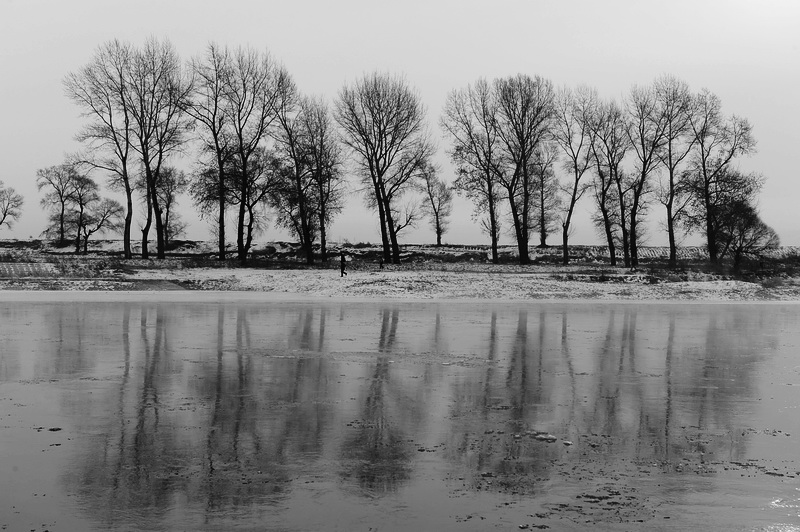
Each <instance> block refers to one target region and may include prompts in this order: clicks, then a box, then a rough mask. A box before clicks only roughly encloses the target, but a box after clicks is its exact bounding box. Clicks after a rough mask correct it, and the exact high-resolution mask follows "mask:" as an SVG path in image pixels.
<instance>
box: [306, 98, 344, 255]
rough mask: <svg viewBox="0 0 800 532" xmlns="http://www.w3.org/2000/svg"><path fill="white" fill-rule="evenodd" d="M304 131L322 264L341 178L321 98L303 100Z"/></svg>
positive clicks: (336, 149) (339, 204) (336, 211)
mask: <svg viewBox="0 0 800 532" xmlns="http://www.w3.org/2000/svg"><path fill="white" fill-rule="evenodd" d="M301 116H302V120H303V129H304V130H305V139H306V148H305V151H306V157H307V158H308V164H309V165H310V168H311V180H312V182H313V188H314V194H313V195H314V196H315V199H316V202H317V203H316V206H315V207H316V215H317V218H318V221H317V224H316V225H317V228H318V230H319V239H320V256H321V258H322V261H323V262H325V261H327V260H328V256H327V227H328V224H330V223H331V221H332V220H333V218H334V217H335V216H336V215H337V214H339V213H340V212H341V210H342V208H343V202H344V198H343V195H344V185H345V181H344V177H343V175H342V149H341V146H340V143H339V139H338V138H337V137H336V133H335V131H334V126H333V122H332V119H331V115H330V112H329V110H328V106H327V105H326V104H325V103H324V102H323V101H322V100H320V99H311V98H306V99H304V100H303V113H302V115H301Z"/></svg>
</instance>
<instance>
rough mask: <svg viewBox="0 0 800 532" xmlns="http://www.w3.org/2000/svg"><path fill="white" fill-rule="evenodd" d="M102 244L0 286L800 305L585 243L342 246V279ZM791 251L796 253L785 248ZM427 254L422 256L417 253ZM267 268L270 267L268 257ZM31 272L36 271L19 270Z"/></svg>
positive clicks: (20, 261)
mask: <svg viewBox="0 0 800 532" xmlns="http://www.w3.org/2000/svg"><path fill="white" fill-rule="evenodd" d="M96 244H97V247H96V249H93V250H92V251H93V252H94V253H95V254H94V255H90V256H89V257H76V256H74V255H71V256H70V255H61V254H59V255H55V259H53V258H52V257H54V255H52V254H51V255H49V257H51V258H46V257H45V258H43V256H42V254H41V251H38V250H35V251H31V250H19V251H15V252H14V253H15V255H14V260H15V261H16V262H6V263H5V264H6V266H5V268H4V269H0V289H5V290H15V289H16V290H107V291H120V290H170V289H186V290H206V291H207V290H221V291H232V290H233V291H243V292H269V293H272V294H284V295H291V294H297V295H303V296H308V297H320V298H348V297H356V298H397V299H492V300H542V299H550V300H553V299H600V300H642V301H646V300H658V301H685V300H696V301H770V300H780V301H800V279H796V278H779V279H777V280H772V281H771V282H767V281H758V280H754V282H745V281H742V280H733V279H730V278H726V277H720V276H717V275H709V274H704V273H701V272H698V271H691V270H689V271H687V272H684V273H682V274H681V275H677V274H672V273H670V272H663V271H662V272H657V273H658V275H653V272H649V273H648V271H647V270H642V271H637V272H631V271H628V270H626V269H624V268H611V267H610V266H608V263H607V261H604V260H601V258H599V257H598V258H594V255H599V254H600V253H602V251H603V249H604V248H602V247H597V249H594V248H593V247H588V246H584V247H582V248H581V254H582V260H581V261H576V262H575V263H574V264H571V265H570V266H567V267H565V266H561V265H559V264H553V262H554V261H553V260H549V261H548V260H544V261H542V262H541V263H539V264H534V265H530V266H519V265H516V264H511V263H510V264H500V265H494V264H491V263H487V262H486V261H485V260H482V258H481V255H482V254H483V253H484V252H485V251H486V248H485V247H468V246H453V247H450V248H445V249H437V248H433V247H430V246H406V247H405V249H404V253H405V254H406V255H407V256H408V257H409V258H408V260H407V262H406V263H404V264H402V265H399V266H395V265H386V266H385V267H384V268H380V267H379V264H378V263H377V262H376V261H375V260H373V259H374V258H375V255H374V254H373V255H371V258H367V255H368V253H370V252H374V251H375V249H371V248H369V247H365V246H350V247H344V246H343V249H344V250H345V252H346V253H347V254H348V257H349V258H350V259H351V262H349V263H348V272H347V273H348V275H347V276H345V277H340V274H339V270H338V261H332V262H331V263H330V264H329V265H328V267H327V268H322V267H318V268H305V267H303V266H302V265H301V264H300V263H299V262H298V263H297V266H296V267H294V266H293V263H292V262H291V260H290V261H288V262H286V261H284V262H283V263H282V264H281V266H282V268H280V269H277V268H271V267H267V268H258V267H255V268H239V267H217V266H216V265H215V264H214V261H213V260H205V262H202V261H201V262H200V264H205V265H206V266H205V267H201V266H196V265H194V264H189V262H187V261H186V260H185V257H186V256H189V257H191V256H198V257H200V256H202V255H203V254H211V253H213V249H214V246H213V243H208V242H191V243H186V244H184V246H182V248H181V249H178V250H175V251H173V253H176V254H182V255H183V257H184V258H183V259H181V258H168V259H167V260H163V261H157V260H147V261H145V260H141V259H133V260H130V261H120V260H119V259H107V258H105V257H104V255H103V253H104V252H105V253H108V252H114V251H118V249H117V248H121V246H120V245H119V242H115V241H99V242H97V243H96ZM267 248H270V249H271V250H275V251H277V253H279V254H280V253H284V254H287V256H289V255H290V254H291V252H292V246H291V245H288V244H285V243H269V244H265V245H263V246H260V247H259V249H262V250H263V249H267ZM48 251H49V250H48ZM504 252H511V249H509V248H504ZM532 252H533V257H532V258H533V259H534V262H537V259H547V258H548V257H547V255H550V258H551V259H552V257H553V256H554V255H557V253H558V250H554V249H552V248H551V249H550V250H545V251H540V250H532ZM663 252H664V250H663V249H662V248H646V249H645V253H646V254H647V255H648V257H649V256H651V255H652V256H656V257H660V256H661V254H663ZM699 253H700V251H698V250H697V249H694V248H693V249H688V250H684V251H683V254H684V256H686V255H693V256H696V255H697V254H699ZM783 253H793V252H792V251H791V250H784V251H783ZM421 256H424V260H421V259H419V257H421ZM476 256H477V257H478V259H477V260H476V259H475V257H476ZM61 257H63V259H62V258H61ZM439 257H441V258H439ZM52 260H56V261H57V264H56V265H55V266H53V265H52V263H49V262H42V261H52ZM2 264H3V263H0V266H2ZM37 264H38V267H37V266H36V265H37ZM120 264H122V265H123V266H124V267H120ZM31 265H33V267H31ZM187 265H188V266H190V267H187ZM263 265H267V266H269V263H262V266H263ZM220 266H222V265H220ZM37 268H38V270H39V273H38V275H37ZM3 271H5V272H6V273H5V275H4V274H3ZM29 271H32V272H33V273H32V274H30V275H29V274H26V273H22V274H18V273H16V272H29ZM54 271H55V272H56V273H55V274H54V273H53V272H54ZM59 272H61V273H59ZM0 297H2V294H1V293H0Z"/></svg>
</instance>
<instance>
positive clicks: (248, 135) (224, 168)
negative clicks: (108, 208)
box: [64, 39, 343, 263]
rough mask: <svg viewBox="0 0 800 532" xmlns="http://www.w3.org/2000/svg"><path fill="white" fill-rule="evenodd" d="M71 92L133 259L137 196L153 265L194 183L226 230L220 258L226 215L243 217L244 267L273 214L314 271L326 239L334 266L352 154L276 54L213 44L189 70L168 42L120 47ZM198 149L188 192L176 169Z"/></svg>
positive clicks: (87, 156) (207, 211) (200, 202)
mask: <svg viewBox="0 0 800 532" xmlns="http://www.w3.org/2000/svg"><path fill="white" fill-rule="evenodd" d="M64 85H65V88H66V93H67V95H68V96H69V97H70V98H71V99H72V100H73V101H74V102H75V103H77V104H78V106H79V107H80V108H81V111H82V113H83V115H84V117H86V118H87V122H88V123H87V125H86V126H85V127H84V129H83V130H82V131H81V132H80V133H79V135H78V139H79V140H80V141H82V142H83V143H84V145H85V147H86V150H85V152H84V153H83V154H81V156H80V157H78V158H77V160H76V162H77V163H79V164H78V165H77V166H79V165H86V166H87V167H88V168H90V169H100V170H103V171H105V172H106V173H107V174H108V175H110V176H111V181H110V184H111V187H112V189H115V190H119V191H122V192H123V193H124V194H125V197H126V200H127V205H126V209H125V220H124V230H123V242H124V252H125V256H126V257H131V256H132V246H131V227H132V221H133V210H134V195H135V193H136V191H137V190H139V191H140V192H141V196H142V198H143V202H144V204H145V205H144V211H143V212H144V215H145V216H146V220H145V222H144V224H143V227H142V255H143V256H144V257H147V256H148V248H147V244H148V240H149V237H150V230H151V228H153V227H154V228H155V233H156V243H157V257H158V258H163V257H164V253H165V247H166V243H167V241H168V239H169V233H170V225H169V219H168V218H169V211H168V210H167V211H165V208H167V209H168V208H169V203H170V202H171V201H174V200H175V198H176V195H177V194H178V193H180V192H181V187H182V186H185V185H188V187H189V190H190V192H191V195H192V197H193V199H194V201H195V203H196V205H197V206H198V207H199V208H200V210H201V212H202V213H203V215H205V216H207V217H209V218H212V219H214V221H215V222H216V232H217V236H218V238H219V257H220V259H224V258H225V241H226V240H225V239H226V235H225V220H226V214H227V211H228V210H230V209H231V208H234V209H236V211H238V213H237V235H236V237H237V238H236V240H237V256H238V258H239V260H240V261H242V262H244V261H245V259H246V256H247V254H248V252H249V251H250V248H251V245H252V242H253V236H254V234H255V232H256V231H257V230H259V229H260V228H261V226H262V225H263V223H264V222H265V220H266V217H265V208H266V206H267V205H271V206H273V207H274V208H275V211H276V212H277V213H278V215H277V222H278V223H279V224H281V225H284V226H286V227H287V228H289V229H290V230H292V231H293V232H294V233H295V234H296V235H297V236H298V237H299V238H300V241H301V244H302V246H303V250H304V253H305V256H306V258H307V261H308V262H309V263H310V262H313V253H312V250H313V247H312V246H313V243H314V240H315V239H316V238H317V236H318V235H319V237H320V238H321V242H322V248H323V257H324V248H325V227H326V225H327V224H329V223H330V220H331V219H332V218H333V217H334V216H335V215H336V214H337V213H338V212H339V211H340V210H341V207H342V192H343V179H342V154H341V149H340V148H339V145H338V143H337V139H336V136H335V133H334V129H333V125H332V120H331V118H330V113H329V111H328V109H327V106H326V105H325V103H324V102H323V101H322V100H319V99H312V98H308V97H305V96H303V95H301V94H300V93H299V91H298V89H297V87H296V86H295V84H294V82H293V81H292V79H291V77H290V75H289V74H288V72H287V71H286V70H285V69H284V68H283V67H282V66H280V65H279V64H278V63H277V62H276V61H275V60H274V59H273V58H272V57H271V56H270V55H269V54H268V53H259V52H256V51H254V50H251V49H247V48H239V49H236V50H230V49H228V48H226V47H220V46H217V45H215V44H210V45H209V46H208V48H207V50H206V53H205V54H204V55H202V56H200V57H197V58H194V59H192V60H191V61H190V62H189V63H188V65H184V64H182V63H181V61H180V59H179V58H178V55H177V53H176V52H175V50H174V48H173V47H172V45H171V44H170V43H169V42H168V41H158V40H155V39H150V40H148V41H147V42H145V44H144V46H143V47H141V48H136V47H134V46H132V45H130V44H128V43H123V42H120V41H117V40H114V41H110V42H108V43H106V44H104V45H102V46H100V48H98V50H97V52H96V53H95V56H94V57H93V58H92V60H91V61H90V62H89V63H88V64H87V65H86V66H84V67H83V68H82V69H80V70H78V71H76V72H73V73H70V74H69V75H68V76H67V77H66V78H65V80H64ZM192 140H197V141H199V145H200V150H199V151H200V157H199V162H198V164H197V166H196V168H195V169H194V170H193V172H192V176H191V178H190V179H189V180H188V181H189V182H185V180H178V181H176V180H175V179H173V178H174V177H175V175H176V174H175V173H174V169H172V168H171V167H170V166H168V161H169V160H170V159H171V158H173V157H174V156H176V155H178V154H184V153H186V152H187V151H188V146H189V143H190V141H192ZM173 220H174V218H173ZM172 227H173V228H176V226H175V224H173V226H172Z"/></svg>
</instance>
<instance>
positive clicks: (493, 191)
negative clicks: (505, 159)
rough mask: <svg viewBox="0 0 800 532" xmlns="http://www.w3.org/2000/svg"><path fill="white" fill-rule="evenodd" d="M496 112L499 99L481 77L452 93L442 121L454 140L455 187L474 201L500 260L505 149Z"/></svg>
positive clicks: (452, 157) (496, 260)
mask: <svg viewBox="0 0 800 532" xmlns="http://www.w3.org/2000/svg"><path fill="white" fill-rule="evenodd" d="M496 113H497V102H496V100H495V94H494V92H493V90H492V86H491V85H490V84H489V83H488V82H487V81H486V80H484V79H479V80H478V81H476V82H475V83H474V84H473V85H468V86H467V87H466V88H465V89H461V90H454V91H453V92H451V93H450V94H449V95H448V97H447V103H446V104H445V108H444V111H443V113H442V118H441V121H440V124H441V127H442V129H443V130H444V131H445V133H447V134H448V136H449V137H450V140H451V142H452V148H451V149H450V150H449V151H448V154H449V155H450V160H451V161H452V162H453V164H454V165H455V167H456V171H457V178H456V181H455V183H454V184H453V187H454V188H455V190H456V191H458V192H459V193H463V194H465V195H466V196H467V197H468V198H470V199H471V200H472V201H473V203H474V205H475V214H476V215H477V216H478V217H479V218H480V219H481V223H482V225H483V227H484V229H485V230H486V232H487V233H488V234H489V238H490V240H491V247H492V262H493V263H495V264H497V262H498V261H499V258H498V252H497V245H498V240H499V239H500V217H499V205H498V204H499V201H500V198H499V194H498V190H497V188H498V184H497V180H498V177H497V169H498V168H499V165H500V162H499V161H500V153H501V147H500V145H499V140H498V138H497V129H496ZM484 215H485V217H484Z"/></svg>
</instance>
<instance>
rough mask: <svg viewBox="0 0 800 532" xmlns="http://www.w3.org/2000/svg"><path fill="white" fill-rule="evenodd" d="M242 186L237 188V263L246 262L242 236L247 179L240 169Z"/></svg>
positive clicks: (243, 237)
mask: <svg viewBox="0 0 800 532" xmlns="http://www.w3.org/2000/svg"><path fill="white" fill-rule="evenodd" d="M241 178H242V187H241V189H240V190H239V194H240V196H239V219H238V220H237V224H236V251H237V255H238V258H239V263H240V264H242V265H244V264H245V263H246V262H247V250H246V249H245V242H244V239H245V236H244V230H245V225H244V217H245V213H246V209H247V185H246V184H245V183H246V182H247V181H246V180H247V175H246V172H245V171H244V170H243V171H242V176H241Z"/></svg>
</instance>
